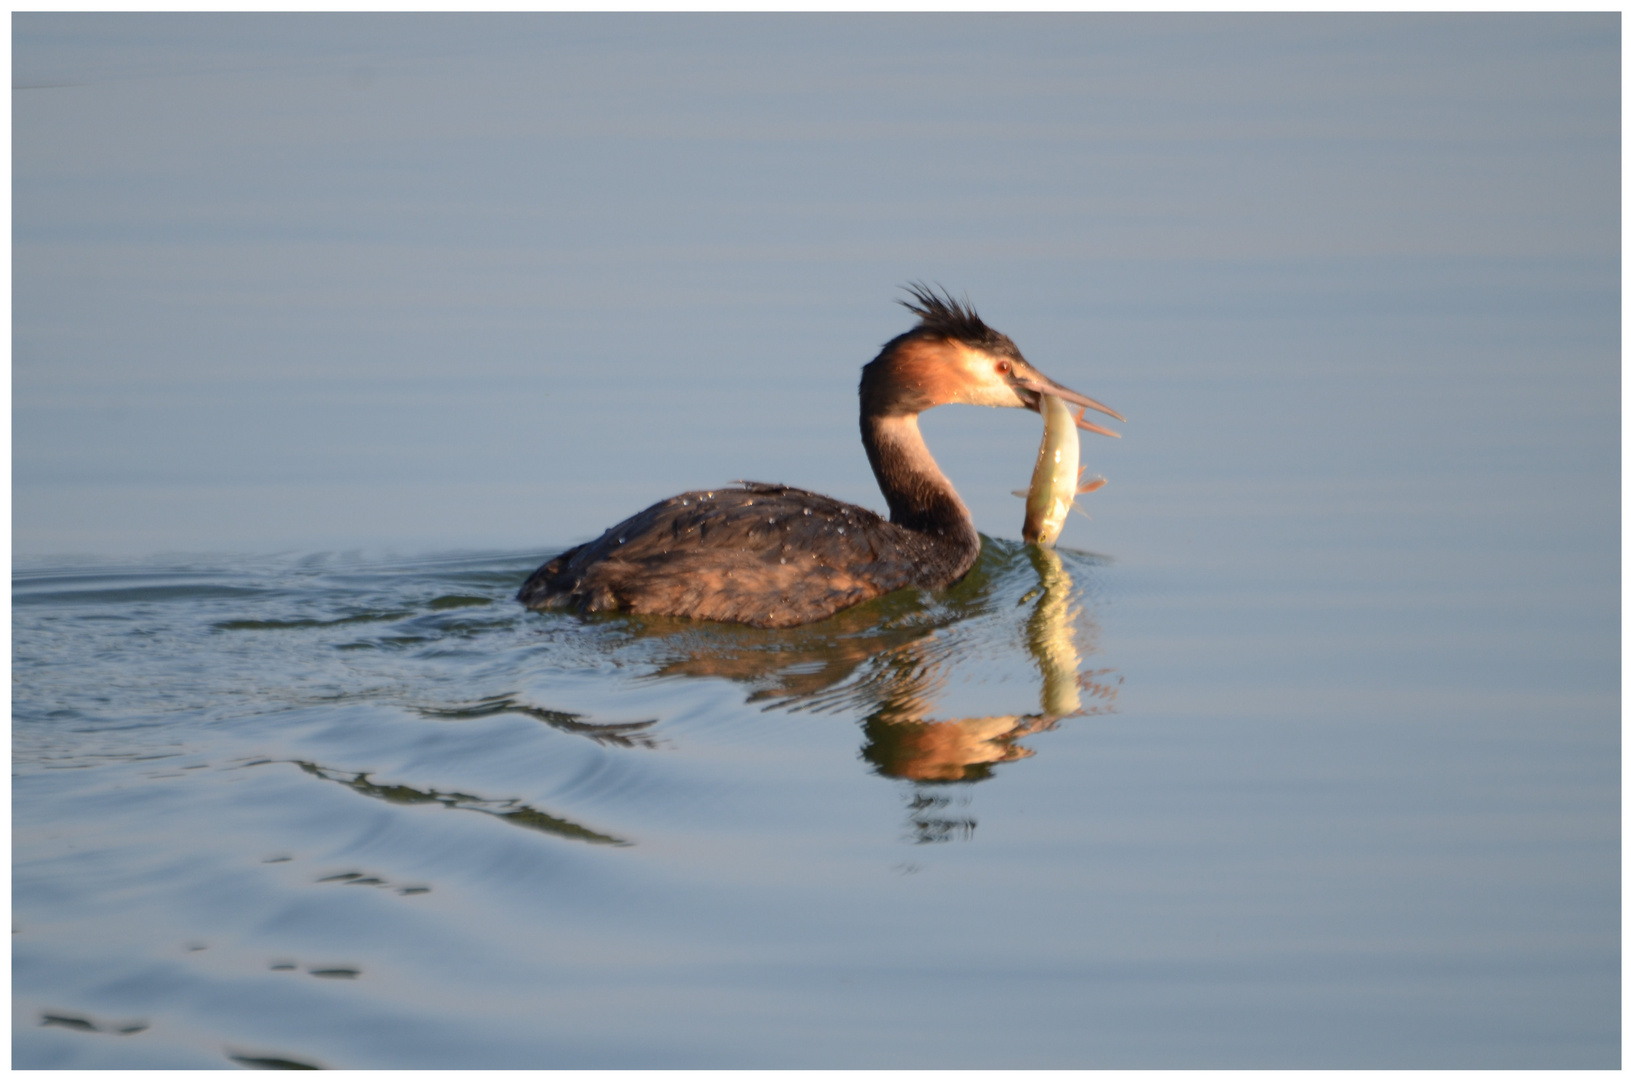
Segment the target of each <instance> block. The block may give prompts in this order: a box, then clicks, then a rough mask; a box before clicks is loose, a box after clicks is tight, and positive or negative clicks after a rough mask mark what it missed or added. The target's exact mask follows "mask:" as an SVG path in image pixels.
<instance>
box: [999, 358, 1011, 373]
mask: <svg viewBox="0 0 1631 1080" xmlns="http://www.w3.org/2000/svg"><path fill="white" fill-rule="evenodd" d="M1013 366H1014V365H1012V364H1010V363H1009V362H1008V361H1006V360H998V361H997V374H998V375H1006V374H1008V372H1009V370H1010V369H1011V368H1012V367H1013Z"/></svg>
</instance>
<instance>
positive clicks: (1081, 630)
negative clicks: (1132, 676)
mask: <svg viewBox="0 0 1631 1080" xmlns="http://www.w3.org/2000/svg"><path fill="white" fill-rule="evenodd" d="M1079 558H1081V557H1080V556H1073V559H1079ZM1082 561H1083V562H1084V563H1086V566H1088V567H1090V566H1091V562H1087V560H1085V559H1084V560H1082ZM1027 570H1029V573H1027ZM1027 586H1029V587H1028V588H1027ZM1016 593H1022V595H1020V596H1019V598H1018V603H1015V600H1014V597H1015V594H1016ZM1026 605H1028V606H1029V607H1030V612H1029V614H1028V616H1027V617H1025V620H1024V624H1023V627H1022V628H1018V629H1020V633H1021V636H1022V640H1023V642H1024V645H1025V649H1026V651H1027V652H1028V654H1029V658H1030V661H1031V662H1032V663H1033V664H1034V665H1035V668H1036V670H1037V671H1038V673H1039V674H1040V675H1041V692H1040V700H1039V701H1038V702H1037V706H1036V708H1035V709H1034V710H1026V711H1017V710H1016V711H1015V712H1013V713H1010V714H1005V715H994V716H975V717H964V718H955V719H945V718H936V717H935V716H934V715H933V714H934V713H935V711H936V707H937V704H938V702H939V700H940V698H941V697H942V696H943V694H944V691H945V689H946V684H947V682H948V679H949V677H950V675H951V673H952V669H953V667H954V665H955V664H956V663H957V662H958V661H959V660H960V659H962V658H964V657H965V656H966V654H968V653H969V652H971V651H982V650H977V649H975V648H971V646H978V645H980V644H981V643H982V642H983V643H989V641H990V637H991V631H992V628H991V626H990V623H989V619H990V618H991V617H1000V618H1007V617H1008V615H1007V612H1009V611H1017V610H1018V609H1020V608H1021V607H1022V606H1026ZM633 622H634V623H635V626H636V634H637V635H638V636H640V637H642V638H647V639H648V640H652V639H655V641H656V642H657V643H658V656H657V658H656V659H657V670H656V671H655V672H654V673H653V674H654V676H655V677H658V678H665V677H676V676H680V677H712V678H726V679H731V680H734V681H737V682H742V683H747V684H749V685H750V686H752V687H753V690H752V692H751V693H750V694H749V697H748V700H749V701H750V702H758V703H761V704H763V705H764V706H765V707H766V708H773V709H785V710H787V711H796V712H840V711H858V712H862V713H863V714H864V717H865V718H864V719H863V721H862V724H861V727H862V732H863V734H864V735H865V740H866V741H865V743H864V745H863V746H862V748H861V757H862V758H863V759H865V760H866V761H868V762H870V763H871V765H872V766H873V770H874V771H875V772H876V773H877V774H878V775H880V776H885V777H890V778H894V779H899V780H906V781H910V782H912V784H913V785H914V786H913V792H912V795H911V799H910V802H909V805H908V811H909V815H910V817H911V821H912V830H913V834H914V836H915V837H916V839H917V840H918V841H920V842H934V841H939V840H949V839H954V838H959V837H961V838H967V837H968V836H969V835H971V834H972V831H973V822H972V821H970V820H968V819H966V818H951V817H947V816H946V813H947V812H948V810H949V808H950V807H951V806H952V805H953V804H954V803H956V802H958V801H966V798H961V799H960V797H959V795H958V794H957V793H956V792H955V791H947V790H945V789H944V787H943V786H944V785H957V784H971V783H975V782H978V781H982V780H986V779H988V778H990V777H991V776H993V775H994V770H995V768H996V767H997V766H998V765H1001V764H1003V763H1006V762H1010V761H1016V760H1019V759H1021V758H1026V757H1030V756H1032V755H1033V754H1034V753H1035V751H1034V750H1033V749H1031V748H1029V747H1027V746H1023V745H1020V740H1022V739H1024V738H1026V737H1027V736H1030V735H1034V734H1037V733H1039V732H1043V731H1047V730H1050V729H1052V728H1054V727H1055V726H1056V725H1058V724H1059V723H1060V721H1062V720H1065V719H1067V718H1070V717H1080V716H1090V715H1095V714H1101V713H1105V712H1109V711H1111V710H1112V709H1113V708H1114V705H1115V699H1116V693H1117V689H1118V687H1119V684H1120V678H1119V676H1117V675H1116V674H1115V673H1114V672H1113V671H1110V670H1087V671H1084V670H1083V668H1082V659H1083V657H1084V656H1086V655H1090V654H1091V653H1093V652H1095V651H1096V649H1097V633H1098V628H1097V626H1096V624H1095V623H1094V622H1093V620H1092V618H1091V616H1090V614H1089V612H1088V611H1087V610H1086V607H1085V605H1084V603H1083V602H1082V594H1081V592H1080V590H1079V589H1078V588H1077V587H1076V585H1075V583H1074V582H1073V581H1072V578H1071V574H1070V572H1069V571H1068V570H1067V569H1066V565H1065V561H1064V560H1063V559H1062V558H1061V557H1060V555H1059V553H1058V552H1056V551H1055V550H1053V549H1051V548H1044V547H1038V546H1036V545H1023V546H1021V545H1017V544H1014V543H1012V542H1010V541H1001V540H997V541H993V540H989V539H987V540H986V541H985V545H984V550H983V551H982V553H981V557H980V560H979V562H978V563H977V564H976V565H975V568H974V569H973V571H971V572H970V574H969V575H968V577H966V578H964V579H963V580H962V581H961V582H959V583H957V584H956V585H954V586H953V587H952V588H950V589H949V590H947V591H945V592H944V593H941V594H938V595H933V596H931V595H929V594H923V593H918V592H915V591H914V590H903V591H902V592H899V593H894V594H891V595H889V596H885V597H880V598H879V599H878V600H875V601H873V602H872V603H868V604H863V605H861V606H859V607H856V608H851V609H849V610H847V611H843V612H840V613H839V614H837V615H836V616H834V617H832V618H830V619H827V620H825V621H823V622H821V623H817V624H814V625H811V626H805V627H797V628H790V629H785V630H762V629H755V628H752V627H742V626H725V625H720V624H702V623H687V622H682V621H679V620H667V619H649V620H647V619H639V618H638V617H635V618H634V620H633ZM1010 640H1012V639H1011V638H1010Z"/></svg>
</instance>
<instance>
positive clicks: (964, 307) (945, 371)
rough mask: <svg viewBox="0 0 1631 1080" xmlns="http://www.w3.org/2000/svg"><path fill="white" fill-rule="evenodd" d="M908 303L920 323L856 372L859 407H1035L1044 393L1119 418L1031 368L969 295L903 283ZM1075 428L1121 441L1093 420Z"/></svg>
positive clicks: (882, 410) (886, 411) (883, 412)
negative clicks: (960, 299) (962, 297)
mask: <svg viewBox="0 0 1631 1080" xmlns="http://www.w3.org/2000/svg"><path fill="white" fill-rule="evenodd" d="M907 291H909V292H910V293H911V294H912V299H911V300H902V301H901V302H900V303H901V305H902V306H903V307H905V308H906V309H907V310H908V311H910V312H912V313H913V314H915V315H916V316H917V317H918V319H919V322H918V324H917V325H916V326H914V327H913V328H912V329H910V330H908V331H906V333H904V334H901V335H900V336H899V337H897V338H895V339H894V340H892V341H890V342H889V343H888V344H887V345H885V346H884V347H883V351H882V352H881V353H879V354H878V358H877V359H876V360H873V361H872V362H871V363H870V364H868V365H867V366H866V367H865V368H863V369H862V370H861V403H862V408H863V410H865V411H867V412H869V413H871V414H873V415H878V416H895V415H904V414H908V413H920V412H922V411H923V410H925V409H932V408H933V407H934V406H936V405H951V404H963V405H994V406H999V407H1013V408H1022V409H1031V410H1033V411H1039V410H1040V406H1041V403H1042V395H1043V394H1051V395H1053V396H1054V397H1057V398H1060V399H1062V400H1064V401H1068V402H1070V403H1072V404H1074V405H1081V406H1083V408H1084V410H1085V409H1095V410H1097V411H1099V412H1102V413H1105V414H1107V415H1109V416H1113V417H1115V418H1116V419H1117V420H1121V419H1123V417H1122V415H1121V414H1120V413H1118V412H1116V411H1115V410H1114V409H1111V408H1109V407H1108V406H1105V405H1101V404H1099V403H1098V402H1097V401H1094V400H1093V399H1092V398H1090V397H1087V396H1086V395H1083V394H1078V393H1077V392H1076V391H1074V390H1072V389H1070V388H1068V387H1065V386H1061V385H1060V384H1058V383H1056V382H1054V381H1053V380H1052V379H1050V378H1048V377H1047V376H1046V375H1044V374H1042V373H1041V372H1040V371H1038V370H1036V368H1034V367H1032V366H1031V364H1030V362H1029V361H1027V360H1026V359H1025V357H1024V356H1022V355H1021V354H1020V351H1019V347H1018V346H1017V345H1015V344H1014V342H1013V340H1012V339H1011V338H1009V337H1008V335H1007V334H1001V333H998V332H997V331H995V330H993V329H991V327H989V326H987V325H986V324H985V322H984V321H983V320H982V319H981V318H980V317H979V315H977V314H975V311H974V308H973V306H972V305H970V304H969V303H968V301H967V300H964V301H963V302H961V303H959V302H958V301H956V300H954V299H952V298H951V297H950V296H949V295H944V294H936V293H935V292H934V291H933V290H932V289H930V288H929V287H928V286H926V285H918V284H914V285H909V286H907ZM1076 423H1077V426H1079V427H1081V428H1083V429H1085V430H1087V431H1096V432H1098V433H1099V434H1100V435H1109V436H1111V437H1113V438H1120V435H1119V434H1118V433H1117V432H1114V431H1111V430H1110V429H1109V428H1104V427H1100V426H1099V425H1098V424H1095V423H1092V422H1090V421H1088V420H1084V419H1082V418H1080V417H1078V418H1077V420H1076Z"/></svg>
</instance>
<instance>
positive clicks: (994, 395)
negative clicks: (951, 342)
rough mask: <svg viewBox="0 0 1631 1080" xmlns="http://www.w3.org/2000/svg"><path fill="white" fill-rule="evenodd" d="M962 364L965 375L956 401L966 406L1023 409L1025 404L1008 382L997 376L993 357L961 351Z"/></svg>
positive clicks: (970, 350) (972, 351) (995, 362)
mask: <svg viewBox="0 0 1631 1080" xmlns="http://www.w3.org/2000/svg"><path fill="white" fill-rule="evenodd" d="M961 352H962V357H961V359H962V364H963V371H964V372H965V374H966V377H965V379H964V380H963V385H962V386H961V387H959V388H958V393H957V400H958V401H960V402H963V403H964V404H967V405H992V406H995V407H997V408H1013V407H1016V406H1017V407H1023V406H1024V405H1025V402H1024V401H1022V400H1020V396H1019V394H1018V393H1017V392H1016V391H1015V390H1014V388H1013V387H1012V386H1009V385H1008V380H1007V379H1005V378H1003V377H1002V376H1001V375H999V374H997V370H996V368H997V361H996V358H995V357H992V356H988V355H986V354H985V353H981V352H976V351H974V350H973V349H963V350H961Z"/></svg>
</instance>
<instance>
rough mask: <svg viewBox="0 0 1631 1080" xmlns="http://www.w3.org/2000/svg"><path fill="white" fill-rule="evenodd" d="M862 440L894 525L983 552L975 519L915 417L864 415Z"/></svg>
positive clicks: (898, 414) (908, 415)
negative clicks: (933, 453) (938, 461)
mask: <svg viewBox="0 0 1631 1080" xmlns="http://www.w3.org/2000/svg"><path fill="white" fill-rule="evenodd" d="M861 441H862V442H863V443H865V444H866V456H867V460H868V461H870V462H871V463H872V473H873V475H874V476H876V477H877V478H878V487H879V488H881V489H883V497H884V498H885V499H886V500H888V502H889V520H890V521H892V522H894V523H895V524H896V525H899V526H901V527H902V528H906V529H911V530H912V531H913V532H918V533H923V534H925V535H926V536H928V537H930V538H933V539H936V540H942V541H945V542H948V543H950V544H953V545H956V546H957V547H960V548H971V549H972V551H973V553H974V554H978V553H979V550H980V534H979V533H978V532H977V531H975V528H974V518H973V516H972V515H971V514H969V512H968V507H966V506H964V505H963V500H962V499H960V498H958V497H957V491H956V489H954V488H953V487H952V486H951V481H950V480H948V479H946V474H945V473H943V472H941V471H940V466H939V465H936V464H935V460H934V456H933V455H932V454H930V453H929V447H928V445H927V444H926V443H924V441H923V433H922V432H920V431H919V430H918V427H917V414H916V413H895V414H893V415H888V416H885V415H879V414H877V413H869V412H863V413H862V414H861ZM969 562H970V563H972V562H973V559H972V558H970V559H969Z"/></svg>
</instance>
